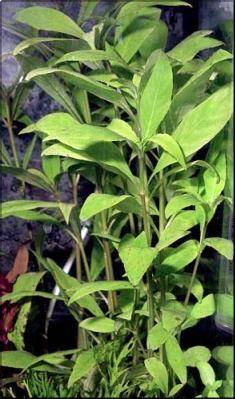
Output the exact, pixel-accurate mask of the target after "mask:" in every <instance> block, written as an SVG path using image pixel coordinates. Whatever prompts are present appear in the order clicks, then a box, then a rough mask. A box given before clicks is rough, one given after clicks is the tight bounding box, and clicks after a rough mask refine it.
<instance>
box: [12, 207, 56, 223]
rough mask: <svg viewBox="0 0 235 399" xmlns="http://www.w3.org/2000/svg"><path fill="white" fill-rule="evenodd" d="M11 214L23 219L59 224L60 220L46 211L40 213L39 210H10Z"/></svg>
mask: <svg viewBox="0 0 235 399" xmlns="http://www.w3.org/2000/svg"><path fill="white" fill-rule="evenodd" d="M11 216H15V217H16V218H20V219H24V220H32V221H37V222H42V223H49V224H58V225H59V224H60V222H59V221H58V220H57V219H56V218H54V217H53V216H50V215H47V214H46V213H42V212H41V211H21V210H20V211H18V212H12V213H11Z"/></svg>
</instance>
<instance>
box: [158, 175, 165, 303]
mask: <svg viewBox="0 0 235 399" xmlns="http://www.w3.org/2000/svg"><path fill="white" fill-rule="evenodd" d="M159 179H160V186H159V234H160V236H161V234H162V232H163V230H164V228H165V225H166V218H165V193H164V183H163V171H161V172H160V174H159ZM160 262H161V256H160ZM160 291H161V305H164V303H165V300H166V292H165V291H166V280H165V277H161V279H160Z"/></svg>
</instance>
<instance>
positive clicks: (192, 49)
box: [168, 30, 223, 64]
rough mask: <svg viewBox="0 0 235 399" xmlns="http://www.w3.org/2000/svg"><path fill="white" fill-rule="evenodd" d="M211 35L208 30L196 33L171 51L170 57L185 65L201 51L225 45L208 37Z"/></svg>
mask: <svg viewBox="0 0 235 399" xmlns="http://www.w3.org/2000/svg"><path fill="white" fill-rule="evenodd" d="M210 34H211V31H207V30H201V31H198V32H194V33H192V34H191V35H190V36H188V37H187V38H186V39H184V40H183V41H181V42H180V43H179V44H177V46H175V47H174V48H173V49H172V50H171V51H169V52H168V55H169V56H170V57H172V58H174V60H177V61H179V62H181V63H182V64H185V63H186V62H187V61H190V60H192V59H193V58H194V57H195V55H196V54H198V53H199V52H200V51H202V50H205V49H208V48H213V47H218V46H221V45H222V44H223V43H222V42H221V41H219V40H216V39H213V38H211V37H208V35H210Z"/></svg>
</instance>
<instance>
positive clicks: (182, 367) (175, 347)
mask: <svg viewBox="0 0 235 399" xmlns="http://www.w3.org/2000/svg"><path fill="white" fill-rule="evenodd" d="M165 348H166V355H167V360H168V362H169V364H170V366H171V367H172V369H173V371H174V372H175V374H176V375H177V377H178V378H179V380H180V381H181V382H182V384H185V383H186V382H187V368H186V363H185V360H184V355H183V352H182V350H181V348H180V346H179V344H178V341H177V339H176V338H175V337H174V336H172V335H171V336H169V337H168V339H167V341H166V343H165Z"/></svg>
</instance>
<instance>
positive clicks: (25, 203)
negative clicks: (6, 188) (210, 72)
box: [1, 200, 59, 218]
mask: <svg viewBox="0 0 235 399" xmlns="http://www.w3.org/2000/svg"><path fill="white" fill-rule="evenodd" d="M58 207H59V204H58V203H57V202H49V201H33V200H32V201H31V200H14V201H7V202H3V204H2V214H1V217H2V218H5V217H8V216H11V215H12V214H15V213H16V212H21V211H29V210H32V209H37V208H49V209H50V208H58Z"/></svg>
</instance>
